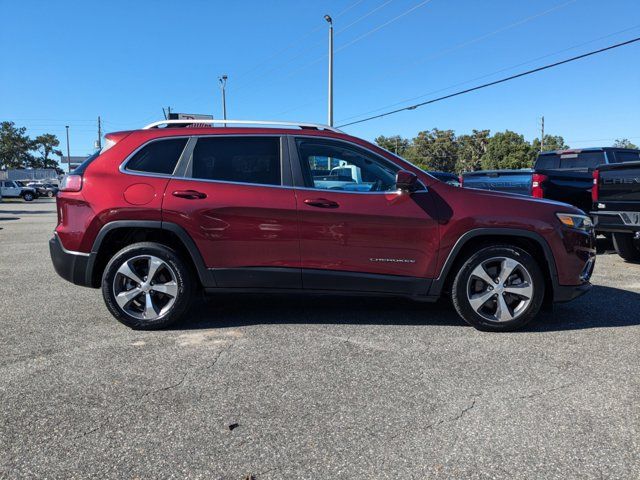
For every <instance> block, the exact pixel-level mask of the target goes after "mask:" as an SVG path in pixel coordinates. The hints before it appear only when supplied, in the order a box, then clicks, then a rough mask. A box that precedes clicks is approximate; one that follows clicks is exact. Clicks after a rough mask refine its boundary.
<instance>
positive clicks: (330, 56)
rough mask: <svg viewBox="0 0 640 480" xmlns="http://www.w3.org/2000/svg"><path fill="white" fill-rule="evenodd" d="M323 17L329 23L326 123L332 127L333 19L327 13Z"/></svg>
mask: <svg viewBox="0 0 640 480" xmlns="http://www.w3.org/2000/svg"><path fill="white" fill-rule="evenodd" d="M324 19H325V20H326V21H327V23H328V24H329V92H328V93H329V94H328V102H329V105H328V112H327V116H328V118H327V123H328V124H329V126H330V127H333V19H332V18H331V17H330V16H329V15H325V16H324Z"/></svg>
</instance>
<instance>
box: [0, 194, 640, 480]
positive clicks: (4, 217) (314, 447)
mask: <svg viewBox="0 0 640 480" xmlns="http://www.w3.org/2000/svg"><path fill="white" fill-rule="evenodd" d="M54 225H55V205H54V203H53V202H51V201H47V200H38V201H35V202H32V203H24V202H17V201H16V202H6V201H5V202H4V203H1V204H0V327H1V329H2V330H1V335H0V400H1V405H2V410H1V413H0V478H52V479H53V478H65V479H73V478H83V479H84V478H100V479H110V478H113V479H126V478H132V479H134V478H145V479H146V478H163V479H165V478H202V479H212V478H222V479H239V480H240V479H244V478H251V476H253V478H255V479H256V480H262V479H280V478H296V479H320V478H331V479H335V478H375V479H378V478H403V479H406V478H477V479H484V478H504V479H530V478H557V479H568V478H575V479H597V478H598V479H599V478H616V479H622V478H629V479H635V478H639V477H640V367H639V362H640V360H639V359H640V308H639V307H640V265H631V264H626V263H624V262H623V261H622V260H621V259H620V258H618V257H617V256H616V255H615V254H612V253H611V252H607V251H606V248H607V246H606V245H603V253H602V255H600V256H599V258H598V264H597V266H596V271H595V275H594V278H593V283H594V284H595V287H594V289H593V291H592V292H591V293H590V294H589V295H588V296H585V297H583V298H580V299H578V300H576V301H574V302H572V303H569V304H565V305H559V306H556V307H555V309H554V311H553V312H544V313H543V314H541V316H540V318H539V319H538V321H537V322H535V323H534V324H532V325H531V326H530V327H529V328H528V329H527V330H526V331H523V332H517V333H508V334H492V333H482V332H478V331H476V330H474V329H473V328H471V327H468V326H465V325H464V324H463V323H462V322H461V321H460V320H459V319H458V317H457V316H456V314H455V313H454V311H453V309H452V308H451V307H450V306H449V305H448V304H447V303H446V302H443V303H442V304H436V305H431V304H419V303H412V302H410V301H406V300H398V299H375V298H374V299H369V298H332V297H288V296H277V297H267V296H257V295H254V296H227V297H221V296H216V297H213V298H211V299H210V301H209V302H207V303H206V304H205V303H204V302H202V301H200V302H196V303H195V304H194V307H193V308H192V310H191V312H190V318H189V320H188V321H187V322H186V323H184V324H182V325H179V326H177V327H175V328H174V329H172V330H165V331H161V332H136V331H132V330H129V329H127V328H126V327H124V326H123V325H121V324H119V323H117V322H116V321H115V320H114V319H113V318H112V317H111V316H110V315H109V313H108V312H107V309H106V307H105V306H104V304H103V302H102V297H101V295H100V292H99V291H98V290H91V289H86V288H81V287H76V286H74V285H71V284H69V283H67V282H65V281H64V280H62V279H60V278H59V277H58V276H57V275H56V274H55V272H54V271H53V268H52V266H51V262H50V260H49V253H48V245H47V242H48V240H49V238H50V236H51V232H52V230H53V227H54ZM233 424H237V426H236V427H235V428H232V429H230V428H229V426H233Z"/></svg>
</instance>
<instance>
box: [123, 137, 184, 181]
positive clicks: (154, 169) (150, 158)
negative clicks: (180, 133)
mask: <svg viewBox="0 0 640 480" xmlns="http://www.w3.org/2000/svg"><path fill="white" fill-rule="evenodd" d="M186 144H187V139H186V138H172V139H168V140H157V141H155V142H151V143H149V144H147V145H145V146H144V147H142V148H141V149H140V150H139V151H138V152H137V153H136V154H135V155H134V156H133V157H132V158H131V160H129V162H128V163H127V170H133V171H136V172H145V173H158V174H162V175H171V174H172V173H173V170H174V169H175V168H176V163H178V159H179V158H180V155H181V154H182V150H184V146H185V145H186Z"/></svg>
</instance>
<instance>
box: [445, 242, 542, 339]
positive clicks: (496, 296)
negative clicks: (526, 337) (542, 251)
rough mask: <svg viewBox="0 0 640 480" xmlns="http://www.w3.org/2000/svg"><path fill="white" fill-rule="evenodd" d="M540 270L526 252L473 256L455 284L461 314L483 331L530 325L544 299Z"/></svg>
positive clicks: (492, 250)
mask: <svg viewBox="0 0 640 480" xmlns="http://www.w3.org/2000/svg"><path fill="white" fill-rule="evenodd" d="M544 291H545V284H544V277H543V276H542V272H541V271H540V267H539V266H538V264H537V263H536V261H535V260H534V259H533V257H532V256H531V255H529V254H528V253H527V252H525V251H524V250H522V249H520V248H517V247H512V246H506V245H505V246H495V247H487V248H484V249H482V250H480V251H479V252H477V253H476V254H474V255H472V256H471V257H469V258H468V259H467V260H466V261H465V262H464V264H463V265H462V267H461V268H460V270H459V271H458V273H457V274H456V277H455V279H454V281H453V288H452V292H451V294H452V299H453V305H454V306H455V308H456V311H457V312H458V314H459V315H460V316H461V317H462V318H463V319H464V320H465V321H466V322H467V323H469V324H470V325H472V326H474V327H475V328H477V329H479V330H492V331H508V330H515V329H517V328H520V327H522V326H524V325H525V324H527V323H528V322H530V321H531V320H532V319H533V318H534V317H535V316H536V315H537V314H538V311H539V310H540V307H541V306H542V300H543V299H544Z"/></svg>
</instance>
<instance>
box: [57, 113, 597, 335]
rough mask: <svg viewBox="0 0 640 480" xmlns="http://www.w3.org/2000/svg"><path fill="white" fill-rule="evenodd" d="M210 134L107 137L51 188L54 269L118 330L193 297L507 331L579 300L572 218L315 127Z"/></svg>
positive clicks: (162, 321) (579, 263) (149, 322)
mask: <svg viewBox="0 0 640 480" xmlns="http://www.w3.org/2000/svg"><path fill="white" fill-rule="evenodd" d="M192 122H193V121H192ZM207 123H211V124H212V125H208V124H207ZM215 123H221V122H216V121H211V122H206V123H205V124H189V121H180V120H174V121H164V122H156V123H154V124H151V125H149V126H147V127H145V128H144V129H142V130H135V131H127V132H117V133H111V134H108V135H106V137H105V138H106V145H105V147H104V148H103V149H102V151H101V152H100V153H99V154H98V153H97V154H95V155H93V156H92V157H89V158H88V159H87V160H86V161H85V162H84V163H83V164H82V165H81V166H80V167H78V168H77V169H76V170H75V171H74V172H73V173H72V174H70V175H68V176H67V177H66V179H65V181H64V182H63V186H62V188H61V189H60V193H59V194H58V197H57V209H58V226H57V227H56V229H55V233H54V236H53V238H52V239H51V241H50V250H51V258H52V260H53V264H54V266H55V269H56V271H57V272H58V274H60V275H61V276H62V277H63V278H65V279H67V280H69V281H71V282H73V283H75V284H78V285H84V286H89V287H94V288H98V287H101V288H102V293H103V296H104V300H105V302H106V304H107V307H108V309H109V310H110V312H111V313H112V314H113V315H114V316H115V317H116V318H117V319H118V320H119V321H121V322H122V323H124V324H126V325H128V326H130V327H133V328H159V327H164V326H166V325H168V324H170V323H173V322H175V321H177V320H178V319H180V318H181V317H183V316H184V314H185V312H186V310H187V307H188V306H189V304H190V300H191V298H192V295H193V294H194V292H195V291H196V290H198V289H204V291H208V292H213V291H216V292H313V293H328V294H337V293H339V294H363V293H364V294H370V295H375V296H378V295H401V296H406V297H410V298H413V299H416V300H426V301H433V300H436V299H438V298H439V297H441V296H442V295H443V294H448V295H451V298H452V300H453V304H454V306H455V309H456V310H457V312H458V313H459V314H460V316H461V317H462V318H463V319H464V320H466V321H467V322H468V323H470V324H471V325H473V326H474V327H476V328H480V329H485V330H510V329H514V328H517V327H520V326H522V325H524V324H525V323H527V322H528V321H530V320H531V319H532V318H534V317H535V315H536V314H537V313H538V311H539V309H540V307H541V305H542V304H543V302H553V301H555V302H561V301H567V300H571V299H573V298H575V297H577V296H579V295H580V294H582V293H584V292H586V291H587V290H589V288H590V287H591V285H590V283H589V277H590V276H591V272H592V271H593V266H594V261H595V248H594V234H593V229H592V227H591V222H590V220H589V218H588V217H586V216H585V215H584V214H583V212H582V211H580V210H578V209H576V208H575V207H572V206H570V205H565V204H562V203H557V202H551V201H547V200H540V199H533V198H528V197H524V196H519V195H508V194H504V193H494V192H490V191H482V190H473V189H466V188H459V187H454V186H451V185H448V184H446V183H442V182H439V181H438V180H436V179H435V178H434V177H432V176H430V175H429V174H427V173H425V172H424V171H422V170H420V169H419V168H417V167H415V166H414V165H412V164H410V163H408V162H406V161H405V160H403V159H402V158H399V157H397V156H395V155H393V154H391V153H389V152H387V151H385V150H382V149H380V148H378V147H377V146H375V145H373V144H370V143H368V142H366V141H363V140H360V139H358V138H354V137H351V136H349V135H346V134H344V133H342V132H340V131H338V130H335V129H333V128H330V127H326V126H322V125H313V124H292V123H284V122H242V121H226V125H225V126H224V127H219V128H212V127H213V124H215ZM238 124H240V126H239V125H238ZM163 125H164V127H162V126H163ZM247 125H250V126H247ZM258 125H260V127H259V126H258ZM267 125H268V126H267Z"/></svg>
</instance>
